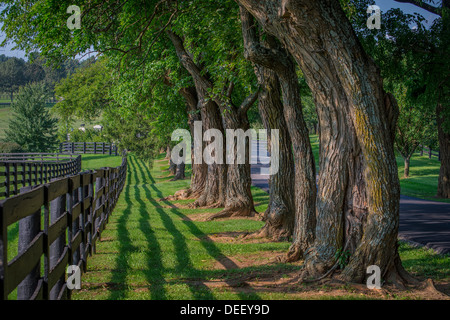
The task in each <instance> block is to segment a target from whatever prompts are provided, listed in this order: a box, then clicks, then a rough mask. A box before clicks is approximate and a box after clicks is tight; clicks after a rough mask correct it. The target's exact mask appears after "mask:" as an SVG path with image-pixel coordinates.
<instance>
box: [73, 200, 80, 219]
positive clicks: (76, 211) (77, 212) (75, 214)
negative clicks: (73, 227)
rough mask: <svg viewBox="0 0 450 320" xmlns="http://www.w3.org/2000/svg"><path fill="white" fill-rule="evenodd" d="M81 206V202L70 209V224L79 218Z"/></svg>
mask: <svg viewBox="0 0 450 320" xmlns="http://www.w3.org/2000/svg"><path fill="white" fill-rule="evenodd" d="M81 204H82V203H81V202H78V203H77V204H75V205H74V206H73V207H72V222H74V221H75V220H76V219H77V218H78V217H79V216H80V213H81Z"/></svg>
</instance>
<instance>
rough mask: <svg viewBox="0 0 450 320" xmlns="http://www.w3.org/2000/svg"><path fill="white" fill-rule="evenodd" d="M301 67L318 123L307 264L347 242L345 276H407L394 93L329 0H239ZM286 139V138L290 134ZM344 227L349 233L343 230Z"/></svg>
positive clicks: (315, 270)
mask: <svg viewBox="0 0 450 320" xmlns="http://www.w3.org/2000/svg"><path fill="white" fill-rule="evenodd" d="M239 3H240V4H241V5H243V6H244V7H245V8H246V9H247V10H248V11H250V13H251V14H252V15H253V16H254V17H255V18H256V19H257V20H258V22H259V23H260V24H261V26H262V27H263V28H264V29H265V31H267V32H268V33H271V34H272V35H274V36H276V37H277V38H278V39H279V40H280V41H281V43H282V44H283V46H284V47H285V48H286V49H287V50H288V51H289V52H290V53H291V54H292V56H293V57H294V59H295V60H296V62H297V63H298V65H299V66H300V68H301V70H302V71H303V73H304V75H305V78H306V81H307V83H308V86H309V87H310V88H311V90H312V92H313V96H314V100H315V103H316V108H317V111H318V116H319V123H320V175H319V182H318V194H317V201H316V209H317V226H316V229H315V231H316V238H315V243H314V246H313V247H311V248H309V249H308V251H307V254H306V259H305V264H306V270H307V271H308V272H309V273H310V274H311V275H323V274H324V273H326V272H327V271H328V270H329V269H330V268H331V267H332V266H333V265H334V264H335V263H336V253H337V252H339V250H344V249H345V250H348V247H349V245H350V244H351V243H353V246H354V248H352V252H351V256H350V258H349V261H348V264H347V265H346V267H345V268H344V270H342V273H341V277H342V278H343V279H344V280H348V281H355V282H363V280H364V279H365V278H366V268H367V267H368V266H369V265H377V266H379V267H380V269H381V271H382V277H383V278H384V279H389V280H392V281H396V280H399V281H403V280H404V281H407V280H406V279H405V277H404V276H403V275H404V272H403V271H404V270H403V269H402V267H401V263H400V262H399V261H400V259H399V258H398V252H397V235H398V219H399V197H400V188H399V181H398V173H397V165H396V161H395V157H394V148H393V135H394V128H395V123H396V115H397V114H398V109H397V108H396V103H395V100H394V99H393V98H392V96H390V95H387V94H386V93H385V92H384V91H383V84H382V79H381V76H380V72H379V69H378V68H377V66H376V65H375V64H374V62H373V61H372V60H371V59H370V57H368V55H367V54H366V53H365V51H364V50H363V48H362V46H361V44H360V43H359V41H358V39H357V36H356V34H355V33H354V31H353V29H352V27H351V24H350V22H349V21H348V19H347V17H346V16H345V13H344V12H343V10H342V8H341V7H340V4H339V2H338V1H336V0H327V1H325V0H324V1H306V0H304V1H289V0H288V1H256V0H239ZM291 138H292V137H291ZM346 228H347V229H349V231H348V232H346V231H345V230H346Z"/></svg>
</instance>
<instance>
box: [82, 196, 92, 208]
mask: <svg viewBox="0 0 450 320" xmlns="http://www.w3.org/2000/svg"><path fill="white" fill-rule="evenodd" d="M91 204H92V197H86V198H84V200H83V209H84V210H87V209H89V208H90V207H91Z"/></svg>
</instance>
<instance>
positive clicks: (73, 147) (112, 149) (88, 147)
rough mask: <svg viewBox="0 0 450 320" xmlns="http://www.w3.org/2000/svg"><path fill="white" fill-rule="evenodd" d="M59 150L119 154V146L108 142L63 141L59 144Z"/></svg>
mask: <svg viewBox="0 0 450 320" xmlns="http://www.w3.org/2000/svg"><path fill="white" fill-rule="evenodd" d="M59 152H60V153H83V154H84V153H93V154H109V155H116V156H117V155H118V150H117V146H116V145H115V144H113V143H106V142H62V143H60V144H59Z"/></svg>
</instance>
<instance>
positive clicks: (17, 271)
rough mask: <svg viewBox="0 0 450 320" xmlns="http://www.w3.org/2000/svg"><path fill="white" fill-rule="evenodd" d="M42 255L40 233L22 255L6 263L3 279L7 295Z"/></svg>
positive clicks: (42, 238) (42, 233) (42, 244)
mask: <svg viewBox="0 0 450 320" xmlns="http://www.w3.org/2000/svg"><path fill="white" fill-rule="evenodd" d="M43 253H44V232H42V231H41V232H39V234H38V235H37V236H36V237H35V238H34V240H33V241H32V242H31V243H30V245H29V246H28V248H27V249H26V250H25V251H24V252H23V253H22V254H20V255H18V256H16V257H15V258H14V259H13V260H12V261H11V262H10V263H8V266H7V268H8V271H7V274H8V277H7V278H5V290H6V292H7V294H9V293H10V292H11V291H13V290H14V289H15V288H16V287H17V286H18V285H19V283H21V282H22V280H23V279H24V278H25V277H26V276H27V275H28V274H29V273H30V272H31V270H32V269H33V268H34V267H35V266H36V265H37V264H38V263H39V262H40V260H41V256H42V254H43Z"/></svg>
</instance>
